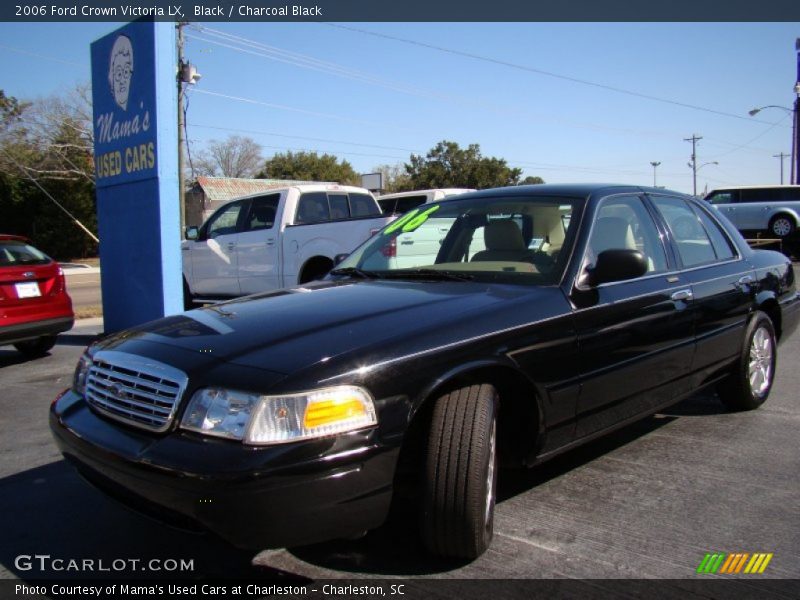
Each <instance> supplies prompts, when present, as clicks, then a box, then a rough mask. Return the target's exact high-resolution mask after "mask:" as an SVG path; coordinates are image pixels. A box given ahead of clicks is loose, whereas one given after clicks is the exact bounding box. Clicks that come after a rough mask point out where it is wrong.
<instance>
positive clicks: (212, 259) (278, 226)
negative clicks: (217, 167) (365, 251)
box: [181, 184, 391, 308]
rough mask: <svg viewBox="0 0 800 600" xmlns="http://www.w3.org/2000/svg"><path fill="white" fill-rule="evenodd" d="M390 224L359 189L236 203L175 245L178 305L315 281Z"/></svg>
mask: <svg viewBox="0 0 800 600" xmlns="http://www.w3.org/2000/svg"><path fill="white" fill-rule="evenodd" d="M390 220H391V218H390V217H385V216H383V215H382V214H381V209H380V207H379V206H378V203H377V202H376V201H375V198H373V196H372V195H371V194H370V193H369V192H368V191H367V190H365V189H364V188H359V187H350V186H342V185H330V184H319V185H317V184H313V185H297V186H291V187H286V188H278V189H275V190H270V191H269V192H266V193H263V192H262V193H260V194H256V195H252V196H246V197H243V198H237V199H236V200H232V201H230V202H228V203H227V204H225V205H223V206H221V207H220V208H219V209H217V211H216V212H214V214H212V215H211V216H210V217H209V218H208V220H207V221H206V222H205V223H203V225H202V226H201V227H188V228H187V229H186V240H185V241H183V242H182V244H181V250H182V254H183V286H184V298H185V301H184V304H185V306H186V308H191V306H192V305H193V304H194V303H201V302H204V301H209V300H218V299H223V298H231V297H235V296H243V295H246V294H253V293H256V292H263V291H269V290H276V289H280V288H283V287H288V286H291V285H295V284H300V283H306V282H308V281H312V280H314V279H318V278H320V277H322V276H323V275H325V274H326V273H327V272H328V271H329V270H330V269H332V268H333V263H334V257H335V256H336V255H337V254H347V253H349V252H351V251H352V250H353V249H354V248H355V247H356V246H358V245H359V244H360V243H361V242H363V241H364V240H366V239H368V238H369V237H370V236H371V235H372V234H373V233H375V232H376V231H377V230H378V229H380V228H381V227H383V226H384V225H385V224H386V223H387V222H389V221H390Z"/></svg>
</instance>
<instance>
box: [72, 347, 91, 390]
mask: <svg viewBox="0 0 800 600" xmlns="http://www.w3.org/2000/svg"><path fill="white" fill-rule="evenodd" d="M91 366H92V359H91V358H89V355H88V354H83V355H81V357H80V358H79V359H78V366H76V367H75V374H74V375H73V376H72V391H74V392H75V393H76V394H80V395H81V396H85V395H86V376H87V375H89V367H91Z"/></svg>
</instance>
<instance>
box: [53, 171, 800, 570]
mask: <svg viewBox="0 0 800 600" xmlns="http://www.w3.org/2000/svg"><path fill="white" fill-rule="evenodd" d="M684 217H685V218H689V219H692V220H693V221H695V222H696V223H697V228H696V229H692V231H691V233H690V234H689V235H688V237H687V236H685V235H684V234H683V233H680V232H679V231H676V229H675V228H674V227H673V225H674V223H675V222H676V221H677V220H678V219H679V218H684ZM437 222H440V223H447V224H448V225H447V226H448V232H447V234H446V236H445V239H444V242H443V243H442V245H441V246H440V248H439V250H438V252H437V253H436V254H435V255H433V254H431V255H429V256H421V257H420V259H419V262H418V263H417V264H415V265H414V266H413V267H409V268H394V267H392V266H389V267H387V268H384V269H383V270H370V269H368V268H367V266H366V265H368V264H370V261H372V260H373V258H374V257H376V256H378V255H381V254H382V252H383V250H384V248H385V247H386V246H387V244H390V243H391V242H392V240H394V239H396V238H397V237H398V236H399V235H402V234H410V235H412V236H413V235H414V233H415V232H416V231H420V229H421V227H422V226H423V225H424V224H435V223H437ZM539 222H541V223H548V224H550V225H549V228H550V230H551V231H554V232H560V231H561V230H559V227H563V239H561V238H559V239H558V240H556V239H553V238H551V244H552V246H549V247H546V248H545V249H544V250H543V249H541V248H536V247H534V248H532V247H531V240H529V239H528V238H531V239H532V238H533V236H534V232H535V231H536V227H537V225H536V224H537V223H539ZM520 224H522V226H520ZM559 235H561V233H559ZM476 240H480V246H481V247H482V248H483V249H482V250H480V251H475V249H474V246H473V243H474V242H475V241H476ZM543 243H544V242H543ZM534 246H535V245H534ZM798 307H800V298H798V293H797V290H796V288H795V276H794V271H793V270H792V265H791V263H790V262H789V261H788V259H787V258H786V257H784V256H783V255H781V254H779V253H775V252H771V251H766V250H753V249H751V248H750V247H748V245H747V244H746V243H745V241H744V240H743V239H742V237H741V236H740V235H739V233H738V232H737V231H736V230H735V229H734V228H733V227H732V226H731V225H730V223H728V222H727V221H725V220H724V219H719V218H718V216H717V215H716V214H715V212H714V211H713V210H710V207H709V206H708V205H706V204H705V203H704V202H701V201H699V200H696V199H693V198H690V197H687V196H684V195H681V194H678V193H674V192H669V191H665V190H661V189H652V188H639V187H633V186H616V185H614V186H601V185H537V186H521V187H513V188H500V189H494V190H484V191H481V192H476V193H472V194H466V195H464V196H462V197H460V198H457V199H453V200H446V201H443V202H440V203H433V204H430V205H423V206H421V207H419V208H417V209H414V210H413V211H411V212H409V213H406V214H405V215H404V216H403V217H401V218H400V219H397V220H395V221H394V222H392V223H391V224H389V225H388V226H386V227H385V228H384V229H383V230H382V231H381V232H379V233H378V234H377V235H376V236H374V237H373V238H371V239H370V240H369V241H367V242H365V243H364V244H363V245H361V246H360V247H359V248H358V249H356V250H355V251H354V252H353V253H352V254H351V255H350V256H349V257H348V258H347V259H345V260H344V261H343V262H342V263H341V264H340V265H339V266H338V267H337V268H336V269H334V270H333V271H331V273H330V274H329V275H328V277H327V278H326V280H324V281H320V282H315V283H312V284H307V285H304V286H302V287H297V288H290V289H285V290H281V291H277V292H271V293H265V294H257V295H254V296H250V297H248V298H242V299H238V300H233V301H230V302H226V303H223V304H219V305H216V306H214V307H210V308H206V309H200V310H193V311H189V312H186V313H183V314H181V315H178V316H173V317H168V318H166V319H162V320H159V321H155V322H153V323H149V324H146V325H143V326H141V327H138V328H135V329H131V330H129V331H125V332H122V333H120V334H117V335H114V336H111V337H108V338H106V339H104V340H102V341H100V342H97V343H95V344H93V345H92V346H91V347H89V348H88V349H87V351H86V353H85V354H84V355H83V356H82V357H81V359H80V361H79V363H78V366H77V368H76V371H75V377H74V383H73V386H72V388H71V389H69V390H66V391H65V392H63V394H62V395H60V396H59V397H58V398H57V399H56V401H55V402H54V403H53V405H52V408H51V413H50V424H51V428H52V431H53V434H54V436H55V439H56V442H57V443H58V446H59V448H60V449H61V451H62V452H63V453H64V455H65V456H66V457H67V458H68V459H69V461H70V462H71V463H73V464H74V465H76V466H77V468H78V470H79V471H80V472H81V473H82V474H83V475H84V477H85V478H87V479H88V480H89V481H92V482H93V483H94V484H95V485H97V486H98V487H99V488H101V489H103V490H105V491H107V492H108V493H109V494H111V495H114V496H116V497H117V498H120V499H121V500H122V501H124V502H126V503H127V504H129V505H134V506H137V507H139V508H140V509H141V510H147V511H153V512H155V513H156V514H160V515H161V518H165V519H167V520H172V521H178V522H181V523H183V524H184V525H186V524H194V525H195V526H200V527H202V528H205V529H210V530H212V531H214V532H216V533H218V534H219V535H221V536H222V537H224V538H226V539H228V540H230V541H231V542H232V543H234V544H236V545H239V546H243V547H254V548H263V547H275V546H287V545H288V546H290V545H296V544H297V545H299V544H307V543H312V542H318V541H322V540H328V539H332V538H338V537H345V536H352V535H354V534H357V533H359V532H363V531H366V530H370V529H373V528H375V527H378V526H379V525H380V524H381V523H382V522H383V521H384V520H385V519H386V517H387V514H388V510H389V505H390V502H391V500H392V498H393V496H394V495H395V494H401V493H405V492H408V496H402V497H401V499H402V500H403V501H404V502H405V503H406V505H408V506H417V507H418V510H419V518H420V522H421V525H422V535H423V538H424V541H425V544H426V545H427V547H428V548H429V550H431V551H432V552H434V553H436V554H440V555H445V556H457V557H466V558H474V557H476V556H478V555H480V554H481V553H482V552H483V551H484V550H485V549H486V548H487V547H488V545H489V543H490V541H491V539H492V531H493V515H494V504H495V500H496V482H497V476H498V467H499V466H500V465H515V466H516V465H519V466H535V465H538V464H540V463H542V462H543V461H546V460H548V459H550V458H552V457H554V456H556V455H558V454H559V453H562V452H564V451H567V450H569V449H571V448H573V447H575V446H576V445H578V444H582V443H584V442H586V441H588V440H591V439H593V438H595V437H597V436H599V435H601V434H604V433H607V432H609V431H612V430H614V429H617V428H619V427H621V426H623V425H625V424H627V423H630V422H631V421H633V420H635V419H639V418H641V417H644V416H646V415H649V414H652V413H654V412H656V411H658V410H661V409H663V408H664V407H666V406H668V405H670V404H673V403H675V402H677V401H679V400H681V399H682V398H685V397H687V396H689V395H691V394H694V393H695V392H696V391H697V390H700V389H703V388H708V387H710V386H718V389H719V392H720V394H721V399H722V401H723V402H724V403H725V405H726V406H728V407H729V408H730V409H732V410H747V409H754V408H757V407H758V406H759V405H761V404H762V403H763V402H764V401H765V400H766V399H767V397H768V396H769V393H770V390H771V388H772V384H773V381H774V377H775V365H776V356H777V346H776V343H777V342H778V341H779V340H782V339H785V338H786V337H787V336H789V335H790V334H791V333H792V332H793V331H794V330H795V329H796V327H797V324H798V319H799V318H800V313H799V312H798ZM728 441H729V440H719V442H720V443H727V442H728Z"/></svg>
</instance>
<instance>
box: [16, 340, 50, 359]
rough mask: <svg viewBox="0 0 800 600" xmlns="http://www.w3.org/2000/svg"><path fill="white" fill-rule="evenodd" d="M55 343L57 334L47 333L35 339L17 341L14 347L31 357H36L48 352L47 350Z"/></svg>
mask: <svg viewBox="0 0 800 600" xmlns="http://www.w3.org/2000/svg"><path fill="white" fill-rule="evenodd" d="M55 345H56V336H54V335H45V336H42V337H40V338H36V339H35V340H28V341H25V342H17V343H16V344H14V348H16V349H17V350H19V351H20V352H22V353H23V354H24V355H25V356H27V357H29V358H36V357H39V356H44V355H45V354H47V352H48V351H49V350H50V349H51V348H52V347H53V346H55Z"/></svg>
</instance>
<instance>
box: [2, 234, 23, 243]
mask: <svg viewBox="0 0 800 600" xmlns="http://www.w3.org/2000/svg"><path fill="white" fill-rule="evenodd" d="M0 241H14V242H25V243H29V242H30V240H29V239H28V238H26V237H25V236H24V235H15V234H13V233H0Z"/></svg>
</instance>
